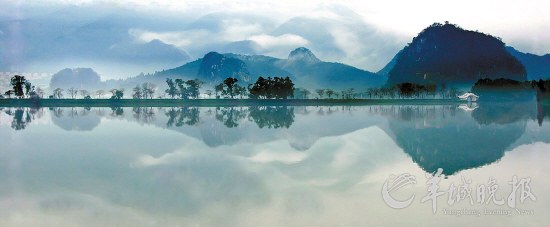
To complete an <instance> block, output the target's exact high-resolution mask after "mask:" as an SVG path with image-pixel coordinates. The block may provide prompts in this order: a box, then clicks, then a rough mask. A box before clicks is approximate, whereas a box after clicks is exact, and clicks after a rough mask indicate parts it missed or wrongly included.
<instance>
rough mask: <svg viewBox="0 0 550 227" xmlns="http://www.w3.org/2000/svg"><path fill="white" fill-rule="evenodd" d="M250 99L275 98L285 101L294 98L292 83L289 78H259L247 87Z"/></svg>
mask: <svg viewBox="0 0 550 227" xmlns="http://www.w3.org/2000/svg"><path fill="white" fill-rule="evenodd" d="M248 91H249V93H250V94H249V96H250V98H255V99H257V98H265V99H271V98H277V99H286V98H288V97H294V83H292V80H290V78H289V77H286V78H284V79H283V78H282V77H274V78H271V77H268V78H267V79H265V78H263V77H259V78H258V80H256V82H255V83H254V84H250V85H248Z"/></svg>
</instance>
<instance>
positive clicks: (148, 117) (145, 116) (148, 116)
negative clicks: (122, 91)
mask: <svg viewBox="0 0 550 227" xmlns="http://www.w3.org/2000/svg"><path fill="white" fill-rule="evenodd" d="M132 112H133V116H134V119H136V120H137V121H138V122H143V123H149V122H154V121H155V111H154V110H153V107H133V108H132Z"/></svg>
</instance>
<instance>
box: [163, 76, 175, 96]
mask: <svg viewBox="0 0 550 227" xmlns="http://www.w3.org/2000/svg"><path fill="white" fill-rule="evenodd" d="M166 84H168V89H166V90H165V91H164V92H165V93H166V94H168V95H169V96H170V97H171V98H174V97H175V96H177V95H178V88H177V87H176V84H175V83H174V81H173V80H172V79H168V78H166Z"/></svg>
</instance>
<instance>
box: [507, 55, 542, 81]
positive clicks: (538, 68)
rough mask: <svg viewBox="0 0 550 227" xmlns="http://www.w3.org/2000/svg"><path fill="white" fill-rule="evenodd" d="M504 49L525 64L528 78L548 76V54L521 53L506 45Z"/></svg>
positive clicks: (536, 78)
mask: <svg viewBox="0 0 550 227" xmlns="http://www.w3.org/2000/svg"><path fill="white" fill-rule="evenodd" d="M506 50H507V51H508V52H509V53H510V54H512V56H514V57H516V58H517V59H518V60H519V61H520V62H521V63H522V64H523V65H524V66H525V69H526V70H527V78H528V79H529V80H539V79H543V80H544V79H548V78H550V54H546V55H543V56H539V55H535V54H529V53H523V52H520V51H518V50H516V49H514V48H513V47H506Z"/></svg>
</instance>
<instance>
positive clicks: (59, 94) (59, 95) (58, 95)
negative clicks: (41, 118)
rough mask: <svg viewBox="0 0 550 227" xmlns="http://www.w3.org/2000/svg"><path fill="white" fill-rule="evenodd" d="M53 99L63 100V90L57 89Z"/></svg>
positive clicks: (54, 91)
mask: <svg viewBox="0 0 550 227" xmlns="http://www.w3.org/2000/svg"><path fill="white" fill-rule="evenodd" d="M53 98H56V99H60V98H63V89H61V88H56V89H54V90H53Z"/></svg>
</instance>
